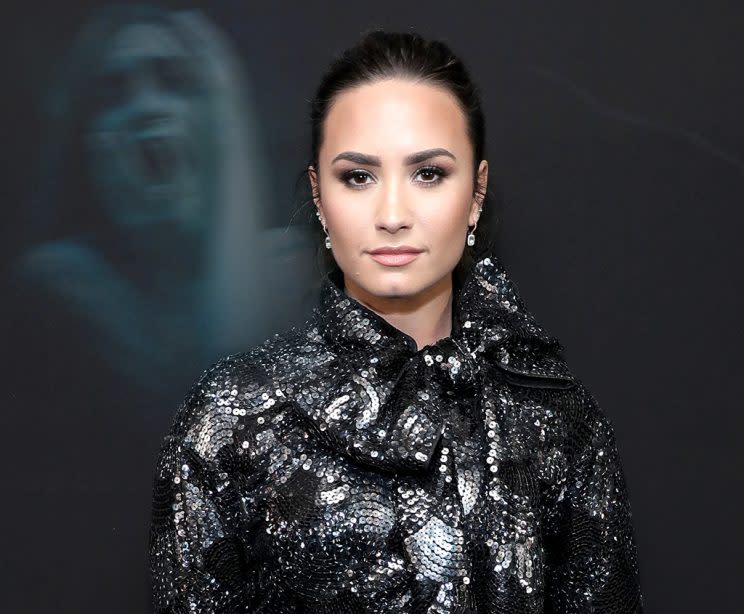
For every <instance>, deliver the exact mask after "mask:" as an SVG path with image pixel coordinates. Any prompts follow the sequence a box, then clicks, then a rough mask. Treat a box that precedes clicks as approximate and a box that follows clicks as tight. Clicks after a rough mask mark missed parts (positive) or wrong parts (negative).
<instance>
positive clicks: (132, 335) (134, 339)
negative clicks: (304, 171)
mask: <svg viewBox="0 0 744 614" xmlns="http://www.w3.org/2000/svg"><path fill="white" fill-rule="evenodd" d="M46 110H47V112H48V113H49V116H50V120H51V121H50V130H49V132H48V134H47V137H46V138H47V142H46V143H45V147H46V155H45V157H44V160H43V169H42V176H41V180H40V182H39V192H38V197H37V201H36V203H34V206H33V207H32V208H31V209H30V210H29V227H28V228H29V229H28V231H27V232H28V235H27V236H28V244H29V247H28V249H26V250H25V251H24V253H22V254H21V255H20V257H19V258H18V259H17V260H16V262H15V263H13V265H12V267H11V269H10V275H9V276H8V279H7V280H6V282H7V283H6V285H5V288H6V291H5V293H4V294H5V296H6V297H7V304H6V309H8V314H9V315H8V317H6V318H4V319H3V321H4V322H5V323H6V325H7V326H8V330H7V331H6V332H7V335H6V336H5V337H4V338H5V339H8V340H9V349H10V350H11V352H10V353H9V355H8V357H9V358H10V359H11V360H10V361H9V363H10V365H9V368H10V371H9V373H10V374H11V378H10V381H12V382H13V385H14V388H15V390H14V392H13V393H12V394H11V407H10V408H8V409H9V411H6V412H5V414H4V417H3V420H4V425H3V426H5V427H6V432H9V433H33V438H32V441H33V443H32V444H30V443H29V441H28V440H27V439H26V438H25V437H19V438H16V441H15V442H11V443H10V444H9V447H8V448H7V449H6V452H8V453H9V454H10V456H11V457H12V458H14V459H17V458H22V459H23V463H24V466H23V470H22V471H20V472H19V474H18V477H17V478H11V483H12V486H14V487H15V488H17V489H19V491H20V492H23V493H24V496H23V501H24V504H23V505H22V506H21V507H20V508H19V509H18V510H17V511H16V513H17V514H18V519H17V520H18V522H19V523H21V522H22V523H23V526H26V525H30V526H32V527H33V529H32V530H26V531H21V532H19V534H18V535H17V536H14V537H13V538H12V539H15V540H17V543H16V544H13V548H12V550H17V551H18V552H19V563H18V565H17V566H15V567H14V570H13V572H14V573H17V574H18V575H19V577H18V581H19V582H21V583H24V584H26V583H27V584H28V586H29V587H31V586H34V585H35V584H36V583H37V582H38V577H39V575H40V574H41V575H43V576H44V577H45V578H46V582H47V584H48V587H49V588H50V590H48V591H44V592H40V593H38V594H31V593H29V595H28V599H27V601H26V602H25V604H24V605H25V606H26V611H35V610H36V609H37V607H38V609H39V610H46V609H48V608H49V607H50V606H51V605H52V604H54V606H55V607H56V608H57V610H56V611H67V609H66V608H69V611H76V612H79V611H99V610H100V609H101V604H102V603H104V601H102V598H103V597H104V596H105V598H106V601H105V603H107V606H106V608H105V609H106V611H144V610H145V608H146V607H147V604H148V603H149V601H148V597H147V596H148V590H147V584H146V582H145V577H146V575H145V574H146V555H145V547H146V534H147V526H148V520H149V511H150V504H151V501H150V495H151V479H152V470H153V463H154V457H155V453H156V450H157V445H158V442H159V436H160V433H162V431H163V429H164V428H165V427H166V423H167V421H168V420H169V419H170V417H171V416H172V413H173V407H174V405H175V402H176V400H178V399H180V398H181V397H182V396H183V393H184V389H185V386H186V385H187V383H188V382H189V381H190V380H191V379H193V377H194V375H195V374H197V373H198V371H199V370H200V369H202V368H203V365H204V364H207V363H208V362H210V361H211V360H213V359H214V358H215V357H216V356H218V355H221V354H224V353H225V352H230V351H237V350H238V349H241V348H243V347H245V346H247V345H250V344H252V343H254V342H255V341H256V340H257V339H261V338H263V337H265V335H266V334H267V332H271V330H274V329H276V330H278V329H280V328H281V327H283V326H285V325H286V324H287V323H292V322H293V321H296V320H299V319H302V317H303V316H304V315H306V312H309V305H312V304H313V303H314V295H313V294H312V292H311V289H310V288H309V287H308V285H307V284H308V280H310V279H312V262H313V259H312V258H311V257H310V258H309V257H308V254H310V253H311V252H310V251H309V250H312V248H311V247H310V245H311V242H310V240H309V239H308V240H306V239H305V237H304V234H303V233H302V232H293V233H292V235H293V236H292V237H289V238H288V237H287V236H286V235H285V236H283V238H282V241H281V246H282V252H283V253H282V255H281V257H280V256H279V255H277V254H274V253H273V251H272V245H274V244H276V242H275V241H274V240H273V237H274V235H275V234H276V233H277V232H280V231H279V230H278V229H266V228H264V227H263V223H262V218H263V216H262V211H263V210H265V208H266V207H268V206H271V199H270V198H269V197H268V194H267V190H266V188H265V185H266V173H265V171H264V170H263V168H262V161H261V149H260V146H259V145H258V142H257V137H256V134H257V130H256V124H257V121H258V120H257V119H256V117H255V112H254V109H253V106H252V104H251V102H250V97H249V92H248V91H247V89H246V84H245V83H244V82H243V80H242V76H241V69H240V66H239V63H238V61H237V59H236V57H235V56H234V54H233V52H232V51H231V49H230V46H229V44H228V43H227V41H226V40H225V38H224V36H223V35H222V34H221V33H220V32H219V31H218V30H217V29H216V28H215V27H214V26H213V25H212V24H210V23H209V22H208V21H207V20H206V19H205V18H204V17H203V16H201V15H200V14H199V13H196V12H168V11H165V10H161V9H158V8H153V7H149V6H129V5H127V6H113V7H105V8H103V9H101V10H99V12H98V13H97V14H96V15H95V16H94V18H93V19H92V20H91V21H90V23H88V25H86V26H85V28H84V29H83V30H82V32H81V34H80V36H79V38H78V40H77V41H76V42H75V44H74V46H73V48H72V49H71V51H70V53H69V56H68V57H67V58H66V60H65V62H64V64H63V67H62V69H61V70H60V73H59V75H58V79H57V82H56V84H55V85H54V86H53V87H52V90H51V95H50V98H49V101H48V106H47V109H46ZM288 239H289V240H288ZM288 245H294V246H295V247H296V249H295V250H294V251H291V252H290V254H289V255H287V251H286V250H287V246H288ZM303 283H304V284H305V286H303V285H302V284H303ZM261 289H263V290H265V291H268V292H271V293H272V302H271V305H270V306H269V305H268V301H267V300H264V299H263V298H262V296H263V294H262V293H261V292H260V291H259V290H261ZM27 390H32V391H33V402H32V403H30V404H29V402H28V401H29V397H27V396H26V393H25V392H23V393H22V392H21V391H27ZM29 476H36V477H35V478H34V479H29ZM60 566H62V567H63V568H69V566H74V567H75V568H76V574H75V578H76V579H75V580H74V581H72V582H71V581H70V577H69V575H65V574H59V573H55V572H53V570H54V569H55V568H59V567H60ZM131 569H142V583H141V586H135V587H132V586H129V585H127V583H126V578H127V570H131ZM13 572H12V573H13ZM128 573H129V574H131V571H129V572H128ZM122 574H123V575H122ZM132 575H134V574H132ZM129 577H132V576H131V575H130V576H129ZM123 579H124V581H123ZM51 596H54V599H53V601H49V602H47V601H44V600H45V599H50V600H51V599H52V597H51ZM112 597H113V599H112ZM62 602H63V603H64V606H62V609H59V608H60V605H59V604H60V603H62ZM112 603H113V604H114V605H113V606H111V605H109V604H112ZM68 604H69V605H68ZM117 608H121V609H120V610H117Z"/></svg>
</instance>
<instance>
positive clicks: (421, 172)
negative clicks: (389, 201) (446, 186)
mask: <svg viewBox="0 0 744 614" xmlns="http://www.w3.org/2000/svg"><path fill="white" fill-rule="evenodd" d="M448 174H449V173H448V172H447V171H446V170H445V169H443V168H441V167H440V166H433V165H428V166H422V167H420V168H417V169H416V170H415V171H414V173H413V177H422V178H423V179H422V180H421V181H416V183H420V184H421V185H422V186H423V187H426V188H429V187H432V186H435V185H438V184H439V183H441V182H442V180H443V179H444V178H445V177H446V176H447V175H448ZM339 179H340V180H341V181H342V182H343V183H345V184H346V185H347V186H348V187H350V188H352V189H354V190H359V189H364V187H365V186H368V185H370V182H369V181H367V180H368V179H373V176H372V175H371V174H370V173H369V171H366V170H364V169H353V170H349V171H344V172H342V173H341V174H340V175H339Z"/></svg>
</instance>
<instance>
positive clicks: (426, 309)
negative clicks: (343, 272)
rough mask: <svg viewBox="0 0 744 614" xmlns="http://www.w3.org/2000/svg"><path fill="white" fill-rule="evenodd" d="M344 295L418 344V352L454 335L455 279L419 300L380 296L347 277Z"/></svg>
mask: <svg viewBox="0 0 744 614" xmlns="http://www.w3.org/2000/svg"><path fill="white" fill-rule="evenodd" d="M344 292H345V293H346V294H347V295H348V296H350V297H352V298H353V299H356V300H357V301H359V302H360V303H361V304H362V305H364V306H366V307H367V308H369V309H371V310H372V311H374V312H375V313H377V314H378V315H379V316H380V317H382V318H384V319H385V320H386V321H387V322H389V323H390V324H391V325H392V326H394V327H395V328H397V329H398V330H400V331H402V332H404V333H405V334H407V335H408V336H409V337H411V338H413V339H414V340H415V341H416V346H417V348H418V349H421V348H422V347H424V346H426V345H430V344H434V343H436V342H437V341H439V340H440V339H443V338H445V337H449V336H450V335H451V334H452V300H453V296H452V292H453V289H452V275H446V276H445V277H443V278H442V279H441V280H440V281H438V282H437V283H435V284H434V285H433V286H430V287H428V288H426V289H425V290H422V291H421V292H419V293H418V294H416V295H415V296H400V297H397V296H396V297H386V296H376V295H374V294H370V293H369V292H367V291H365V290H364V289H363V288H361V287H360V286H358V285H357V284H355V283H354V281H353V280H351V279H350V278H349V277H347V276H344Z"/></svg>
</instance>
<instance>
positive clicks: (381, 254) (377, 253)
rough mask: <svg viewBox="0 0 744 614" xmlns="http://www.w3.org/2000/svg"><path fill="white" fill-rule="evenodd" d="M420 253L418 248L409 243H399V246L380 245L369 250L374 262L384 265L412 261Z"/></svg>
mask: <svg viewBox="0 0 744 614" xmlns="http://www.w3.org/2000/svg"><path fill="white" fill-rule="evenodd" d="M420 253H421V250H420V249H416V248H415V247H411V246H410V245H401V246H399V247H380V248H378V249H375V250H372V251H370V252H369V255H370V256H371V257H372V259H373V260H375V262H379V263H380V264H382V265H385V266H403V265H406V264H408V263H410V262H413V261H414V260H416V258H418V256H419V254H420Z"/></svg>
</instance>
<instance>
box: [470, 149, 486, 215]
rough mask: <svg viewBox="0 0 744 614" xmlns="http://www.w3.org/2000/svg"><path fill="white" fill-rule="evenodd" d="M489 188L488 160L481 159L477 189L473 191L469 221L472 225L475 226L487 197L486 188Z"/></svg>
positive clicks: (476, 182) (476, 180)
mask: <svg viewBox="0 0 744 614" xmlns="http://www.w3.org/2000/svg"><path fill="white" fill-rule="evenodd" d="M487 189H488V160H481V162H480V164H479V165H478V172H477V173H476V178H475V190H474V191H473V202H472V204H471V206H470V217H469V218H468V222H469V225H470V226H473V225H474V224H475V223H476V222H477V221H478V218H479V217H480V208H481V207H482V206H483V201H484V200H485V198H486V190H487Z"/></svg>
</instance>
